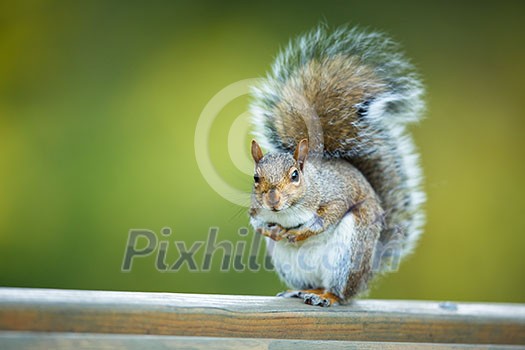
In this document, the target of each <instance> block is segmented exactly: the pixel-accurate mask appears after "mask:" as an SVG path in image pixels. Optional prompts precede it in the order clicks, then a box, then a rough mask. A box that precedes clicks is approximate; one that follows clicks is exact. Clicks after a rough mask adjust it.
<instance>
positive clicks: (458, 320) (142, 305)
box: [0, 288, 525, 345]
mask: <svg viewBox="0 0 525 350" xmlns="http://www.w3.org/2000/svg"><path fill="white" fill-rule="evenodd" d="M0 330H4V331H30V332H65V333H119V334H135V335H144V334H155V335H172V336H198V337H229V338H274V339H302V340H340V341H353V342H388V343H398V342H412V343H456V344H517V345H520V344H521V345H524V344H525V305H521V304H489V303H457V304H444V305H443V304H440V303H438V302H426V301H392V300H391V301H386V300H360V301H356V302H354V303H353V304H351V305H347V306H339V307H332V308H326V309H323V308H319V307H312V306H308V305H304V304H302V303H301V302H300V301H299V300H297V299H282V298H276V297H254V296H234V295H202V294H171V293H135V292H108V291H78V290H53V289H23V288H0Z"/></svg>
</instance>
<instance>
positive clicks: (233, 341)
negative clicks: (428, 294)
mask: <svg viewBox="0 0 525 350" xmlns="http://www.w3.org/2000/svg"><path fill="white" fill-rule="evenodd" d="M0 347H1V349H2V350H11V349H13V350H20V349H32V350H40V349H41V350H48V349H55V350H62V349H77V350H81V349H105V350H109V349H131V350H134V349H136V350H144V349H148V350H160V349H193V350H199V349H202V350H216V349H225V350H245V349H254V350H266V349H268V350H269V349H272V350H297V349H302V350H307V349H308V350H326V349H330V350H338V349H347V350H352V349H355V350H448V349H455V350H492V349H508V350H515V349H523V348H525V347H522V346H519V345H498V346H495V345H468V344H429V343H424V344H423V343H419V344H416V343H379V342H357V341H356V342H354V341H339V340H290V339H261V338H210V337H184V336H172V335H135V334H93V333H42V332H2V331H0Z"/></svg>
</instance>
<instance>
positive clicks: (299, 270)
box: [267, 214, 354, 290]
mask: <svg viewBox="0 0 525 350" xmlns="http://www.w3.org/2000/svg"><path fill="white" fill-rule="evenodd" d="M353 236H354V216H353V214H349V215H347V216H345V217H344V218H343V219H342V220H341V222H340V223H339V224H338V225H337V226H336V227H333V228H331V229H328V230H327V231H325V232H323V233H321V234H319V235H317V236H313V237H310V238H308V239H307V240H306V241H304V242H303V243H302V244H292V243H288V242H285V241H278V242H275V241H272V240H269V239H267V244H268V250H269V253H270V254H271V256H272V261H273V264H274V265H275V268H276V270H277V272H278V273H279V276H280V277H281V279H282V280H283V281H284V282H286V284H287V285H288V286H290V287H291V288H295V289H305V288H325V289H329V290H330V289H334V288H336V286H340V285H341V284H345V283H346V280H344V281H343V280H342V279H345V278H347V277H348V274H349V272H350V256H351V249H352V239H353Z"/></svg>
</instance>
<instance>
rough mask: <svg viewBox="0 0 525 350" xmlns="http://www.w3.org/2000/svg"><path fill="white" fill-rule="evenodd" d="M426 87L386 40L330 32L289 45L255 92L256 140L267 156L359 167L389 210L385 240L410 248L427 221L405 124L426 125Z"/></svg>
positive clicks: (352, 32)
mask: <svg viewBox="0 0 525 350" xmlns="http://www.w3.org/2000/svg"><path fill="white" fill-rule="evenodd" d="M422 94H423V88H422V84H421V82H420V81H419V79H418V76H417V74H416V73H415V71H414V69H413V67H412V65H411V64H410V63H409V62H408V61H407V60H406V59H405V57H404V56H403V54H402V53H401V52H400V51H399V49H398V47H397V45H396V44H395V43H394V42H393V41H392V40H390V39H389V38H388V37H386V36H385V35H383V34H380V33H375V32H365V31H362V30H360V29H356V28H354V29H347V28H341V29H338V30H336V31H334V32H333V33H331V34H330V33H328V32H327V30H326V29H325V28H324V27H319V28H318V29H316V30H314V31H312V32H310V33H308V34H306V35H304V36H302V37H299V38H298V39H296V40H295V41H293V42H291V43H290V44H289V45H288V47H286V48H285V49H284V50H283V51H282V52H281V53H280V54H279V55H278V57H277V59H276V60H275V63H274V65H273V67H272V70H271V72H270V73H269V74H268V76H267V79H265V80H264V81H263V82H262V83H261V84H260V85H259V86H256V87H255V88H254V89H253V96H254V102H253V103H252V106H251V111H252V115H253V118H254V124H255V126H256V129H255V134H256V137H257V139H258V140H259V141H260V143H261V145H262V146H263V147H265V148H266V149H267V150H269V151H277V152H283V151H284V152H293V150H294V149H295V146H296V145H297V144H298V142H299V141H300V140H301V139H303V138H309V141H310V149H311V150H312V152H311V156H316V155H318V156H323V157H325V158H334V157H341V158H344V159H347V160H348V161H349V162H351V163H352V164H353V165H354V166H355V167H356V168H358V169H359V170H360V171H361V172H362V173H363V175H364V176H365V177H366V179H367V180H368V181H369V182H370V184H371V185H372V187H373V188H374V190H375V191H376V193H377V194H378V196H379V197H380V199H381V203H382V206H383V209H384V210H385V212H386V216H385V227H386V228H385V230H384V231H383V232H382V233H381V242H382V243H383V244H389V243H391V242H394V241H395V242H399V243H400V244H402V252H403V253H406V252H408V251H410V250H411V249H412V246H413V245H414V243H415V242H416V240H417V237H418V235H419V233H420V228H421V226H422V224H423V222H424V215H423V213H422V210H421V205H422V203H423V202H424V200H425V196H424V193H423V192H422V191H421V189H420V183H421V170H420V168H419V166H418V156H417V154H416V153H415V148H414V146H413V143H412V140H411V138H410V136H409V135H408V134H407V132H406V130H405V125H406V123H407V122H413V121H417V120H419V119H420V116H421V113H422V111H423V109H424V103H423V101H422Z"/></svg>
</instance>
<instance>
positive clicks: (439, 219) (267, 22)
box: [0, 0, 525, 302]
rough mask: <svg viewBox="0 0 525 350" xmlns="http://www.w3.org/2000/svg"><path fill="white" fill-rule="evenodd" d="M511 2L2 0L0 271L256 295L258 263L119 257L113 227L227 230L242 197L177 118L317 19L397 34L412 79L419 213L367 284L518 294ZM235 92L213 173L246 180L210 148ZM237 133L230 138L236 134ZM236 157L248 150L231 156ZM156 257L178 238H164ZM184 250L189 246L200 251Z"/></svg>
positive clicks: (241, 217)
mask: <svg viewBox="0 0 525 350" xmlns="http://www.w3.org/2000/svg"><path fill="white" fill-rule="evenodd" d="M524 4H525V3H524V2H518V1H516V2H510V1H509V2H497V3H492V4H482V3H472V4H470V5H469V4H463V5H462V4H458V3H457V2H433V3H425V2H422V1H415V0H414V1H406V0H401V1H369V2H365V1H344V2H343V1H323V2H320V1H315V2H314V1H296V2H287V3H286V4H283V3H282V2H281V1H264V2H256V3H255V2H254V3H248V2H228V3H219V2H214V1H205V2H203V1H150V2H146V1H142V2H141V1H32V2H27V1H19V2H14V1H9V2H8V1H2V2H1V3H0V266H1V270H0V285H2V286H24V287H52V288H78V289H108V290H135V291H173V292H199V293H232V294H261V295H273V294H275V293H276V292H278V291H279V290H281V289H282V288H283V285H281V283H280V282H279V281H278V278H277V276H276V275H275V274H274V273H273V272H268V271H260V272H249V271H246V272H242V273H241V272H235V271H230V272H220V271H219V265H220V264H219V263H218V262H219V260H220V258H221V257H220V255H221V254H217V256H216V257H215V259H214V264H213V265H212V270H211V271H210V272H200V273H192V272H189V271H188V269H187V268H186V267H184V268H182V269H181V270H180V271H179V272H176V273H175V272H159V271H157V270H156V269H155V258H156V257H155V255H151V256H149V257H145V258H140V259H136V260H135V261H134V264H133V268H132V271H131V272H128V273H125V272H121V265H122V260H123V256H124V251H125V248H126V242H127V238H128V231H129V230H130V229H133V228H144V229H149V230H152V231H154V232H155V234H156V235H157V237H158V238H159V240H161V239H164V238H163V237H162V236H161V234H160V230H161V228H163V227H170V228H172V230H173V233H172V235H171V236H170V237H169V238H167V239H168V240H171V241H173V240H182V241H185V242H186V244H187V245H188V246H191V244H192V242H194V241H197V240H205V239H206V237H207V233H208V230H209V228H210V227H218V228H219V229H220V231H219V239H220V240H226V239H227V240H232V241H237V240H244V241H247V242H248V243H249V242H250V241H251V237H248V238H244V237H241V236H240V235H239V234H238V229H239V228H241V227H245V226H247V225H248V220H247V214H246V212H245V210H244V209H243V208H242V207H239V206H236V205H234V204H231V203H230V202H228V201H227V200H225V199H224V198H222V197H221V196H220V195H218V194H217V193H216V192H215V191H214V190H213V188H211V187H210V186H209V185H208V183H207V182H206V181H205V180H204V178H203V176H202V175H201V173H200V171H199V168H198V167H197V163H196V160H195V155H194V154H195V153H194V133H195V127H196V123H197V120H198V117H199V115H200V113H201V111H202V109H203V108H204V106H205V105H206V103H207V102H208V101H209V100H210V99H211V98H212V97H213V96H214V95H215V94H216V93H217V92H219V91H220V90H221V89H223V88H224V87H226V86H227V85H229V84H231V83H234V82H236V81H239V80H242V79H247V78H253V77H258V76H263V75H264V73H265V71H266V70H267V69H268V68H269V65H270V63H271V61H272V59H273V57H274V56H275V54H276V53H277V51H278V49H279V48H280V47H282V46H283V45H284V44H286V43H287V41H288V40H289V39H290V38H291V37H294V36H296V35H297V34H299V33H302V32H304V31H306V30H308V29H310V28H312V27H313V26H315V25H316V24H318V23H319V22H320V21H325V22H327V23H328V24H330V25H331V26H337V25H341V24H344V23H352V24H360V25H363V26H368V27H370V28H375V29H380V30H383V31H385V32H387V33H389V34H390V35H391V36H393V37H394V38H395V39H397V40H398V41H400V42H402V44H403V46H404V48H405V51H406V52H407V54H408V56H409V57H411V58H412V60H413V62H414V63H415V64H416V65H417V66H418V68H419V70H420V71H421V73H422V75H423V77H424V80H425V84H426V86H427V101H428V113H427V119H426V120H425V121H424V122H423V123H421V124H419V125H417V126H414V127H413V128H412V131H413V133H414V136H415V140H416V143H417V145H418V147H419V149H420V151H421V153H422V163H423V167H424V170H425V174H426V183H425V187H426V190H427V192H428V204H427V213H428V224H427V226H426V229H425V234H424V236H423V238H422V239H421V241H420V245H419V247H418V249H417V250H416V253H415V254H414V255H413V256H411V257H410V258H409V259H408V260H407V261H406V262H405V263H404V264H403V265H402V266H401V269H400V271H399V272H398V273H393V274H391V275H389V276H388V277H385V278H383V279H382V280H381V281H380V282H379V283H378V284H377V286H376V288H374V290H373V291H372V293H371V294H370V297H374V298H400V299H433V300H443V299H446V300H471V301H504V302H525V277H524V276H525V273H524V267H525V259H524V248H525V215H524V214H523V212H522V211H523V209H524V208H525V205H524V202H525V200H524V198H525V186H524V185H523V181H524V170H525V166H524V160H525V159H524V150H525V147H524V146H525V137H524V131H525V119H524V117H525V108H524V107H525V87H524V86H525V85H524V83H523V79H524V78H525V65H524V62H525V45H523V43H524V41H523V40H524V37H525V36H524V34H525V5H524ZM247 102H248V99H247V98H246V96H242V97H241V98H238V99H236V100H234V101H232V102H231V103H230V104H228V105H227V106H226V107H225V108H224V110H222V111H221V113H220V114H219V115H218V116H217V119H216V120H215V123H214V124H213V128H212V131H211V135H210V138H209V146H210V148H211V149H210V151H211V153H210V156H211V159H212V161H213V164H214V165H215V167H216V169H217V172H218V174H220V176H221V177H222V178H223V179H224V180H225V181H227V182H228V183H229V184H230V185H232V186H234V187H236V188H238V189H241V190H242V189H245V190H248V189H249V188H250V184H251V178H250V176H248V175H245V174H244V173H243V172H241V171H240V170H239V169H238V168H237V167H236V166H235V165H234V163H233V162H232V160H231V159H230V155H229V153H228V147H227V146H228V145H227V142H226V140H227V138H228V131H229V129H230V126H231V125H232V123H233V121H234V120H235V119H236V117H237V116H239V115H240V114H241V113H242V112H243V111H245V110H246V105H247ZM248 141H249V136H239V137H238V140H237V144H238V145H239V147H242V145H244V146H245V147H246V149H247V148H248ZM244 156H245V157H248V155H247V152H244ZM170 244H171V245H170V248H169V249H168V253H167V257H166V261H168V262H171V263H173V262H174V261H175V260H176V259H177V257H178V252H177V251H176V249H175V246H174V244H173V243H170ZM202 255H203V254H202V249H201V251H200V253H199V254H197V258H198V259H197V261H198V262H199V263H200V262H201V261H202Z"/></svg>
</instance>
